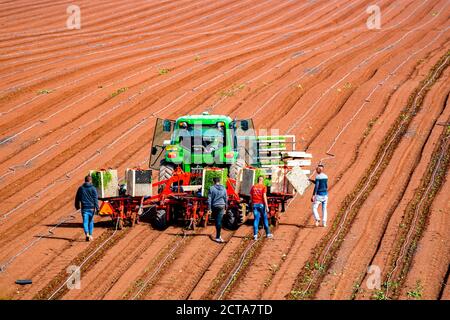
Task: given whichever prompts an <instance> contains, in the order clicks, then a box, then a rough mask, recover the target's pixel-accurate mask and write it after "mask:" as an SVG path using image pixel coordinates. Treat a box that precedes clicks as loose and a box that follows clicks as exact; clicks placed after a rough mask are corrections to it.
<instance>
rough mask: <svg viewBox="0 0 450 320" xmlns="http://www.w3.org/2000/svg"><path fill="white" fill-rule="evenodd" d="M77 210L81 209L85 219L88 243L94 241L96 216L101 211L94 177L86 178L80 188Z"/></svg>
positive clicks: (76, 204)
mask: <svg viewBox="0 0 450 320" xmlns="http://www.w3.org/2000/svg"><path fill="white" fill-rule="evenodd" d="M75 208H76V209H77V210H80V209H81V215H82V217H83V229H84V233H85V235H86V241H92V240H94V237H93V236H92V233H93V232H94V214H95V212H96V211H98V210H99V208H98V195H97V189H95V187H94V185H93V184H92V177H91V176H86V177H85V178H84V183H83V185H81V186H80V187H79V188H78V191H77V195H76V196H75Z"/></svg>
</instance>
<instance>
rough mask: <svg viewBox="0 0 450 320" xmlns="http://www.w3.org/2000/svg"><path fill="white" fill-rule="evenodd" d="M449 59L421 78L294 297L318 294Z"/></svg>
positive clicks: (318, 248)
mask: <svg viewBox="0 0 450 320" xmlns="http://www.w3.org/2000/svg"><path fill="white" fill-rule="evenodd" d="M449 60H450V59H449V58H448V54H446V55H444V57H442V58H441V59H440V60H439V61H438V63H437V64H436V65H435V66H434V68H433V69H432V70H431V71H430V73H429V74H428V77H427V79H426V80H424V81H422V82H421V84H420V87H419V88H418V89H416V90H415V92H413V93H412V94H411V95H410V98H409V101H408V105H407V106H406V107H405V108H404V110H403V111H402V113H401V114H400V116H399V117H398V119H397V121H396V123H395V124H394V126H392V127H391V129H390V130H389V133H388V134H387V135H386V137H385V139H384V141H385V143H383V144H382V147H381V148H380V149H379V150H378V152H377V156H376V157H375V159H374V161H372V163H371V165H370V167H369V168H368V169H367V171H366V172H367V175H365V176H364V177H363V178H362V179H361V180H360V181H359V182H358V184H357V187H356V188H355V189H354V191H353V192H352V193H350V194H349V195H348V196H347V197H346V199H345V200H344V201H343V203H342V206H341V209H340V210H339V213H338V215H337V217H336V219H335V222H334V224H333V226H332V228H331V230H330V231H329V232H328V233H327V235H326V236H325V237H324V238H323V239H322V241H320V243H319V244H318V245H317V246H316V248H315V249H314V253H313V257H312V258H311V259H309V260H308V262H307V263H306V265H305V266H304V267H303V270H302V272H301V273H300V274H299V275H298V277H297V281H296V283H295V284H294V286H293V289H292V291H291V294H290V298H291V299H293V298H294V299H295V298H299V297H301V298H310V297H312V296H313V295H314V294H315V292H316V290H317V288H318V286H319V283H320V280H321V279H322V278H323V276H324V272H325V271H326V270H328V268H329V267H330V265H331V263H332V262H333V259H334V255H335V254H336V252H337V251H338V250H339V248H340V246H341V244H342V241H343V239H344V237H345V235H346V233H347V232H348V230H349V228H350V226H351V223H352V222H353V219H354V217H355V215H356V214H357V212H358V210H359V208H360V207H361V206H362V204H363V203H364V201H365V200H366V199H367V197H368V194H369V193H370V192H371V190H373V188H374V187H375V186H376V183H377V182H378V179H379V177H380V175H381V173H382V172H383V171H384V169H385V167H386V166H387V164H388V163H389V161H390V160H391V158H392V155H393V152H394V150H395V149H396V147H397V145H398V143H399V142H400V139H401V137H402V136H403V135H404V133H405V132H406V130H407V128H408V125H409V124H410V122H411V121H412V119H413V118H414V116H415V114H416V112H417V111H418V110H419V109H420V107H421V103H422V99H423V96H424V95H425V94H426V92H427V91H428V90H429V88H430V87H431V86H432V84H433V83H434V82H435V81H436V80H437V79H438V78H439V76H440V75H441V73H442V70H444V69H445V68H446V67H447V66H448V63H449ZM422 92H425V93H423V96H421V100H420V102H419V104H417V103H416V102H415V101H417V100H416V97H419V96H418V94H419V93H420V94H421V95H422ZM372 179H373V180H372ZM316 265H317V268H316V269H317V270H316V269H314V268H313V270H311V268H310V267H308V266H316Z"/></svg>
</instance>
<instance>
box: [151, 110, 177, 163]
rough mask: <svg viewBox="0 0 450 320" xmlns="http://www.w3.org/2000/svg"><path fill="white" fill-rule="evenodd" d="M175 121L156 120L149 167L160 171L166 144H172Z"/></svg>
mask: <svg viewBox="0 0 450 320" xmlns="http://www.w3.org/2000/svg"><path fill="white" fill-rule="evenodd" d="M174 126H175V121H173V120H168V119H156V125H155V130H154V133H153V141H152V148H151V151H150V161H149V167H150V168H151V169H154V170H159V166H160V164H161V160H162V159H164V156H165V150H164V146H165V144H168V143H170V139H171V136H172V132H173V129H174Z"/></svg>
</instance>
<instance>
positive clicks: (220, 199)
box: [208, 177, 228, 243]
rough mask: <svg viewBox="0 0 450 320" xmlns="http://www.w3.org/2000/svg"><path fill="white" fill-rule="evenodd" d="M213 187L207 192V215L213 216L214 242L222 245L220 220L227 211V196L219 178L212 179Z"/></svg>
mask: <svg viewBox="0 0 450 320" xmlns="http://www.w3.org/2000/svg"><path fill="white" fill-rule="evenodd" d="M213 182H214V185H212V186H211V187H210V188H209V191H208V211H209V212H208V214H211V213H212V214H213V215H214V219H215V221H216V239H215V241H216V242H219V243H222V242H224V240H223V239H222V237H221V236H220V232H221V230H222V218H223V215H224V214H225V210H227V203H228V196H227V190H226V189H225V187H224V186H223V185H221V184H220V178H217V177H216V178H213Z"/></svg>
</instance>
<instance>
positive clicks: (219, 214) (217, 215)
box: [211, 207, 225, 239]
mask: <svg viewBox="0 0 450 320" xmlns="http://www.w3.org/2000/svg"><path fill="white" fill-rule="evenodd" d="M211 209H212V214H213V217H214V219H215V221H216V239H219V238H220V230H222V219H223V215H224V214H225V207H212V208H211Z"/></svg>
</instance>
